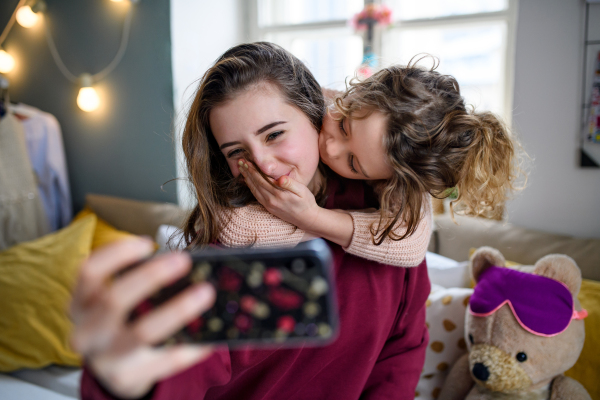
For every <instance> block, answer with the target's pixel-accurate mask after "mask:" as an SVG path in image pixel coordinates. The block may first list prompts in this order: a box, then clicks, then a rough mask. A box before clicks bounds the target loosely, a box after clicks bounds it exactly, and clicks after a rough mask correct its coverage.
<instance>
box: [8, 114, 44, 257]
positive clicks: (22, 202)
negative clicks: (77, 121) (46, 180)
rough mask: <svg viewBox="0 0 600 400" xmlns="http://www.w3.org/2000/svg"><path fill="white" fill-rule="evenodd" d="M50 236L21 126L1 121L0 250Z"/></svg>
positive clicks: (10, 116) (13, 121)
mask: <svg viewBox="0 0 600 400" xmlns="http://www.w3.org/2000/svg"><path fill="white" fill-rule="evenodd" d="M48 232H49V227H48V220H47V219H46V215H45V212H44V208H43V206H42V202H41V200H40V196H39V191H38V189H37V186H36V183H35V175H34V172H33V168H32V167H31V162H30V161H29V157H28V154H27V146H26V144H25V133H24V131H23V126H22V125H21V122H19V120H18V119H17V118H16V117H15V116H14V115H13V114H12V113H10V112H9V113H7V114H6V115H5V116H4V118H2V119H0V250H2V249H5V248H7V247H10V246H12V245H15V244H17V243H20V242H24V241H28V240H33V239H36V238H38V237H40V236H43V235H45V234H46V233H48Z"/></svg>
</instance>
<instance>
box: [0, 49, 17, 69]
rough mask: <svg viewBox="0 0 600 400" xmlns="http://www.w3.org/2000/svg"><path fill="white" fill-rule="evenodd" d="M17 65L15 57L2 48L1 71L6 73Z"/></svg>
mask: <svg viewBox="0 0 600 400" xmlns="http://www.w3.org/2000/svg"><path fill="white" fill-rule="evenodd" d="M14 67H15V59H14V58H13V56H11V55H10V54H8V53H7V52H6V51H4V50H2V49H0V73H3V74H6V73H7V72H10V71H12V70H13V68H14Z"/></svg>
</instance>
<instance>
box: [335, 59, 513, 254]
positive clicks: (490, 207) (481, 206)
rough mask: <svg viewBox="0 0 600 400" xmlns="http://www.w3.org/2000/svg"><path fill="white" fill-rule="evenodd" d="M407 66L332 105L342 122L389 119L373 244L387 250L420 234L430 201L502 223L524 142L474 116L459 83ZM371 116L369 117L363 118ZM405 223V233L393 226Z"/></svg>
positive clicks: (353, 86)
mask: <svg viewBox="0 0 600 400" xmlns="http://www.w3.org/2000/svg"><path fill="white" fill-rule="evenodd" d="M418 61H419V60H417V61H416V62H414V63H413V62H412V61H411V62H410V63H409V65H408V66H405V67H404V66H391V67H388V68H383V69H382V70H380V71H378V72H377V73H375V74H374V75H372V76H371V77H369V78H367V79H365V80H362V81H361V80H357V79H353V80H352V81H350V83H349V88H348V90H347V91H346V92H345V93H344V94H343V95H341V96H339V97H337V98H336V99H335V101H334V105H335V108H336V109H337V111H339V113H340V114H341V115H342V116H343V117H346V118H348V117H351V118H357V115H358V116H359V117H358V118H366V117H368V116H369V115H370V112H373V111H375V110H377V111H379V112H382V113H384V115H386V117H387V134H386V136H385V139H384V141H385V147H386V149H387V153H388V162H389V164H390V166H391V167H392V169H393V176H392V178H391V179H389V180H387V181H381V182H377V183H376V188H377V191H378V193H379V196H380V204H381V207H380V213H381V215H380V219H379V224H378V226H377V227H376V228H374V227H372V228H371V232H372V234H373V242H374V243H375V244H381V243H382V242H383V240H384V239H385V238H386V237H390V238H391V239H393V240H400V239H404V238H405V237H408V236H410V235H411V234H412V233H414V231H415V230H416V228H417V225H418V223H419V221H420V219H421V210H422V208H423V207H424V206H426V205H425V204H424V200H425V199H424V195H425V194H426V193H429V194H431V195H432V196H434V197H436V198H445V197H447V196H448V195H449V194H450V193H451V189H453V188H454V189H455V191H456V192H457V198H456V199H455V200H454V201H452V203H451V212H454V211H455V210H456V211H458V212H461V213H462V214H466V215H483V216H487V217H497V216H498V214H501V213H502V211H503V209H504V207H503V206H504V203H505V202H506V200H507V197H508V194H509V192H511V191H514V190H518V189H521V187H518V186H517V185H516V184H515V182H516V178H517V176H518V175H519V174H520V172H522V170H521V169H520V167H519V164H520V161H519V158H520V155H519V154H517V153H518V152H517V150H519V149H520V146H519V144H518V142H517V141H516V139H515V137H514V136H513V135H512V134H511V132H510V131H509V130H508V129H507V127H506V126H505V125H504V124H503V123H502V122H501V121H500V120H499V119H498V118H497V117H496V116H495V115H494V114H492V113H490V112H482V113H475V112H474V111H468V110H467V107H466V106H465V102H464V99H463V97H462V96H461V94H460V88H459V85H458V82H457V81H456V79H454V78H453V77H452V76H450V75H442V74H440V73H439V72H437V71H435V68H436V63H434V67H433V68H432V69H430V70H427V69H424V68H420V67H418V66H417V65H416V64H417V63H418ZM365 111H366V112H365ZM399 221H400V222H402V221H403V222H404V223H403V224H402V225H403V226H405V227H406V231H405V232H404V234H401V235H398V234H396V233H395V232H394V227H395V226H396V224H397V223H398V222H399Z"/></svg>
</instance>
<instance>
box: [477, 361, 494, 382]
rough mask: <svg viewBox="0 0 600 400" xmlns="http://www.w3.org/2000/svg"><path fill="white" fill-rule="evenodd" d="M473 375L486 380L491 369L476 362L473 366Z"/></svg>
mask: <svg viewBox="0 0 600 400" xmlns="http://www.w3.org/2000/svg"><path fill="white" fill-rule="evenodd" d="M473 376H474V377H475V378H477V379H479V380H480V381H484V382H485V381H487V379H488V378H489V377H490V371H489V370H488V369H487V367H486V366H485V365H483V364H482V363H476V364H475V365H474V366H473Z"/></svg>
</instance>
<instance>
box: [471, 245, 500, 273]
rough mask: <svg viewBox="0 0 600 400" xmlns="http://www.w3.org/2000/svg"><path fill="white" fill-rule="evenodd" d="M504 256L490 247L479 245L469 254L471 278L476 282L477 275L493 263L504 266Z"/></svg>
mask: <svg viewBox="0 0 600 400" xmlns="http://www.w3.org/2000/svg"><path fill="white" fill-rule="evenodd" d="M504 263H505V260H504V256H503V255H502V253H500V252H499V251H498V250H496V249H494V248H492V247H485V246H484V247H480V248H478V249H477V251H475V253H473V255H472V256H471V278H473V281H475V282H478V281H479V276H480V275H481V273H482V272H483V271H485V270H486V269H487V268H488V267H491V266H492V265H495V266H497V267H504Z"/></svg>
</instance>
